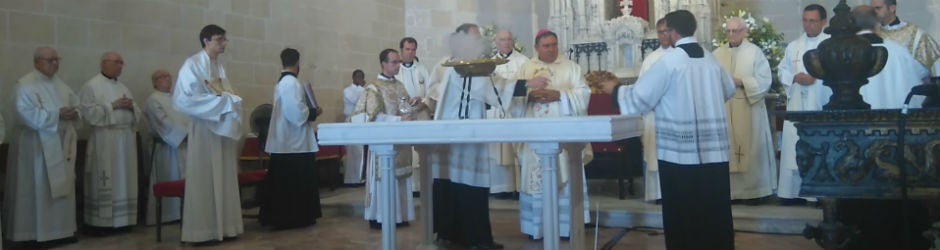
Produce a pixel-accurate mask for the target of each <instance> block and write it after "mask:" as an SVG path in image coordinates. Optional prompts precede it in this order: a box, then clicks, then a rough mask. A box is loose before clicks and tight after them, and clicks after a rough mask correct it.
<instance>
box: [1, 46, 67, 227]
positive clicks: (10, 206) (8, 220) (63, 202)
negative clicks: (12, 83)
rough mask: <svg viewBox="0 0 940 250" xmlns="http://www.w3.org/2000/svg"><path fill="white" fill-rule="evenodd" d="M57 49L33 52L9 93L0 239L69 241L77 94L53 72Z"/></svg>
mask: <svg viewBox="0 0 940 250" xmlns="http://www.w3.org/2000/svg"><path fill="white" fill-rule="evenodd" d="M59 60H60V59H59V56H58V53H56V51H55V50H54V49H52V48H49V47H40V48H37V49H36V51H35V53H34V54H33V66H34V67H35V70H34V71H32V72H30V73H29V74H26V75H25V76H23V77H22V78H20V79H19V81H18V82H17V85H16V90H15V91H16V92H15V95H14V103H15V113H14V114H15V115H16V116H15V118H16V119H9V120H10V123H11V124H15V126H16V129H14V130H13V131H15V133H13V134H11V138H10V151H9V154H8V155H9V157H10V159H9V161H8V163H9V165H8V167H7V173H6V178H7V179H6V189H5V190H4V193H5V195H4V201H3V232H4V235H3V236H4V239H6V240H10V241H15V242H20V241H38V242H47V241H52V240H59V239H67V238H70V239H72V240H73V241H74V235H75V230H76V222H75V159H76V158H75V157H76V147H77V143H78V135H77V134H76V129H77V127H78V126H79V124H80V119H81V116H80V112H79V110H78V106H79V100H78V96H77V95H75V93H74V92H72V90H71V89H69V87H68V86H66V85H65V82H63V81H62V79H59V77H58V76H56V72H57V71H58V69H59Z"/></svg>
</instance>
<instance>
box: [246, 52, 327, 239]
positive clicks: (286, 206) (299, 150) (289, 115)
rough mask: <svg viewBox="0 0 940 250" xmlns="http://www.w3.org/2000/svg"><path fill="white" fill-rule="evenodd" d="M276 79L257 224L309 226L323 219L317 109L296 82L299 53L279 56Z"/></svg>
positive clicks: (308, 88)
mask: <svg viewBox="0 0 940 250" xmlns="http://www.w3.org/2000/svg"><path fill="white" fill-rule="evenodd" d="M281 65H282V66H283V67H284V69H283V70H282V71H281V78H280V80H278V83H277V87H275V89H274V101H273V103H274V109H273V111H272V112H271V126H270V127H268V143H267V144H266V146H265V152H267V153H269V154H270V155H271V166H270V167H269V168H268V175H267V177H266V178H265V179H264V183H263V184H262V186H261V191H262V194H261V197H263V198H262V202H261V210H260V214H259V218H258V220H259V221H260V222H261V224H262V225H270V226H273V227H274V228H275V229H277V230H280V229H290V228H300V227H305V226H310V225H313V224H316V223H317V218H320V217H322V216H323V213H322V212H321V210H320V192H319V186H318V185H317V180H318V178H317V172H318V171H317V165H316V162H317V159H316V158H317V151H319V147H317V137H316V134H315V132H316V124H314V123H313V122H314V121H316V119H317V116H318V115H320V113H321V112H322V109H320V107H318V106H316V103H315V102H314V99H313V98H314V97H313V96H312V94H313V91H312V89H311V88H312V86H310V83H309V82H308V83H302V82H300V80H298V79H297V74H299V73H300V52H298V51H297V50H296V49H291V48H286V49H284V50H283V51H281Z"/></svg>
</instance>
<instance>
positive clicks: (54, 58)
mask: <svg viewBox="0 0 940 250" xmlns="http://www.w3.org/2000/svg"><path fill="white" fill-rule="evenodd" d="M37 59H39V60H42V61H47V62H50V63H57V62H59V61H61V60H62V58H61V57H53V58H42V57H40V58H37Z"/></svg>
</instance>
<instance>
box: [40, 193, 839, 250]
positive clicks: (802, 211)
mask: <svg viewBox="0 0 940 250" xmlns="http://www.w3.org/2000/svg"><path fill="white" fill-rule="evenodd" d="M592 189H593V188H592ZM321 193H322V196H323V199H322V203H323V205H324V218H321V219H320V220H318V223H317V224H316V225H315V226H312V227H308V228H302V229H295V230H286V231H270V230H269V229H266V228H263V227H261V226H260V225H259V224H258V223H257V221H256V220H255V219H250V218H246V219H245V221H244V223H245V233H244V234H243V235H242V236H241V237H239V238H238V239H235V240H232V241H226V242H223V243H222V244H220V245H216V246H209V247H199V248H203V249H233V250H235V249H262V250H263V249H324V250H330V249H379V244H380V240H379V239H380V235H381V233H380V231H378V230H372V229H369V226H368V224H367V223H366V222H365V221H363V220H362V219H361V218H362V217H361V213H362V209H361V203H362V202H361V200H360V199H361V197H363V196H362V188H341V189H338V190H336V191H328V190H323V191H321ZM592 195H593V196H592V197H591V198H592V202H591V203H592V206H594V204H596V203H599V204H604V205H602V206H601V210H602V211H601V217H602V219H601V223H600V224H601V225H602V226H601V227H599V229H598V230H595V229H594V228H590V229H587V230H586V234H587V235H586V237H585V238H586V245H585V246H584V247H583V248H580V249H636V250H654V249H657V250H658V249H665V246H664V241H663V236H662V230H659V229H656V228H657V227H656V226H653V227H646V225H656V223H661V222H657V220H658V218H657V219H650V218H654V217H656V214H657V211H658V206H656V205H652V204H649V203H645V202H642V201H639V199H638V198H637V197H630V198H628V199H627V200H624V201H620V200H618V199H617V198H616V195H615V194H614V195H610V194H604V193H603V192H601V193H600V194H598V195H594V193H593V192H592ZM416 200H417V199H416ZM514 204H515V202H513V201H506V200H494V201H493V202H492V205H491V207H492V209H491V213H490V215H491V221H492V223H493V235H494V237H495V238H496V241H497V242H499V243H502V244H504V245H505V246H506V249H541V242H539V241H532V240H529V239H528V238H526V237H525V236H524V235H522V234H521V233H519V225H518V217H517V212H516V211H515V205H514ZM418 207H419V208H418V209H420V205H419V206H418ZM592 210H593V209H592ZM636 210H639V211H640V212H636ZM734 210H735V212H734V214H735V217H736V218H735V227H736V229H737V230H739V232H738V233H737V234H736V235H735V244H736V249H738V250H742V249H745V250H746V249H761V250H778V249H779V250H784V249H821V248H820V247H818V246H817V245H816V244H815V243H813V242H812V241H810V240H806V239H804V238H803V237H802V236H799V235H798V234H794V233H792V232H788V231H792V229H788V228H789V227H792V226H784V227H782V229H781V228H779V227H774V226H772V225H774V224H787V225H789V224H794V223H803V222H804V221H806V222H812V221H818V217H820V214H821V212H819V210H818V209H815V208H810V207H777V206H758V207H747V206H735V208H734ZM245 213H246V214H256V213H257V209H248V210H245ZM605 214H606V215H605ZM592 217H594V215H592ZM605 217H609V218H611V219H604V218H605ZM748 217H751V218H749V219H748ZM618 218H619V219H618ZM742 219H743V220H744V221H756V222H757V223H750V224H749V223H742V222H740V220H742ZM618 220H619V222H618ZM618 223H619V224H622V226H606V224H618ZM626 224H630V225H626ZM813 224H815V223H813ZM418 225H419V223H412V226H410V227H405V228H401V229H400V230H399V231H398V248H399V249H414V248H415V246H417V244H418V237H419V233H420V228H419V226H418ZM761 225H763V226H761ZM767 225H770V226H767ZM628 226H630V227H628ZM633 226H636V227H637V228H632V227H633ZM742 227H743V228H745V229H742ZM179 228H180V227H179V224H171V225H166V226H165V227H164V231H163V242H160V243H157V242H156V238H155V237H156V228H155V227H137V228H135V229H134V230H133V231H132V232H130V233H125V234H120V235H114V236H107V237H91V236H80V237H79V242H78V243H74V244H70V245H65V246H60V247H58V248H55V249H100V250H110V249H114V250H119V249H120V250H124V249H154V250H157V249H179V248H194V247H192V246H189V245H185V244H180V243H179V236H180V230H179ZM780 231H784V232H780ZM754 232H769V233H754ZM595 238H596V242H597V243H596V244H597V245H596V248H595ZM562 248H563V249H573V248H571V246H569V245H567V242H562ZM441 249H452V248H449V247H447V246H441Z"/></svg>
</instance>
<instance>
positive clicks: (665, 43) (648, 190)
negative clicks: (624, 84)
mask: <svg viewBox="0 0 940 250" xmlns="http://www.w3.org/2000/svg"><path fill="white" fill-rule="evenodd" d="M668 29H669V28H668V27H666V19H663V18H660V19H659V20H657V21H656V39H657V40H659V48H657V49H656V50H654V51H653V52H652V53H650V54H649V55H646V58H644V59H643V65H642V66H640V75H641V76H642V75H643V73H646V71H647V70H649V69H650V67H652V66H653V64H655V63H656V62H659V58H662V57H663V55H665V54H666V53H668V52H669V51H670V50H672V49H673V47H672V41H669V38H668V37H666V33H667V32H668ZM641 139H642V140H643V163H644V164H645V166H646V171H644V173H643V174H644V180H645V181H644V182H643V183H644V186H645V188H644V189H645V192H644V195H643V197H644V200H646V201H654V202H662V198H663V194H662V191H661V189H660V187H659V164H658V162H657V160H656V111H654V110H650V111H649V113H646V114H644V115H643V137H642V138H641Z"/></svg>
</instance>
